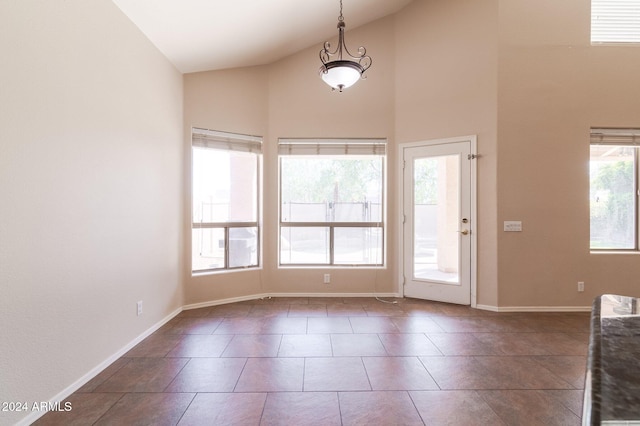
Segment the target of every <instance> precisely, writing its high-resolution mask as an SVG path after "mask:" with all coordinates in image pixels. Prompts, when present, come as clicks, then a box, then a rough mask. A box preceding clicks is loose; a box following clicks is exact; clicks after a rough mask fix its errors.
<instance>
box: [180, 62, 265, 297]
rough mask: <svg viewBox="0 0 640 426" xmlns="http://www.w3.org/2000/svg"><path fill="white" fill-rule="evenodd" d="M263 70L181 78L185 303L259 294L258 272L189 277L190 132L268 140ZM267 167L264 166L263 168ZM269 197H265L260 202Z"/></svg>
mask: <svg viewBox="0 0 640 426" xmlns="http://www.w3.org/2000/svg"><path fill="white" fill-rule="evenodd" d="M267 71H268V70H267V68H266V67H250V68H242V69H233V70H224V71H213V72H201V73H193V74H186V75H185V76H184V140H185V144H184V158H185V160H184V166H185V167H184V192H183V200H184V221H183V230H184V235H185V245H184V247H185V249H184V250H183V251H182V256H183V260H184V264H185V268H184V274H185V275H184V283H185V286H184V291H185V303H186V304H187V305H189V304H197V303H206V302H209V301H213V300H221V299H231V298H234V297H241V296H246V295H252V294H263V293H266V292H267V291H266V290H265V284H264V282H263V272H262V271H258V270H249V271H241V272H234V273H219V274H203V275H198V276H191V251H190V249H189V247H191V145H190V141H191V128H192V127H199V128H204V129H212V130H220V131H225V132H232V133H241V134H246V135H256V136H263V137H264V136H266V132H267V128H268V116H269V114H268V109H267V106H268V93H269V92H268V89H269V88H268V74H267ZM265 163H266V162H265ZM268 196H272V195H270V194H268V193H265V194H264V197H268Z"/></svg>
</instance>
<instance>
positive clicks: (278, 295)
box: [182, 293, 400, 311]
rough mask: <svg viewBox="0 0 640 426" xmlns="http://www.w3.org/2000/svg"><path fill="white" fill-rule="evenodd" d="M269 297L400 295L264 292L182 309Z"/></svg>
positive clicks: (387, 295)
mask: <svg viewBox="0 0 640 426" xmlns="http://www.w3.org/2000/svg"><path fill="white" fill-rule="evenodd" d="M268 297H400V295H399V294H398V293H264V294H253V295H251V296H242V297H230V298H228V299H219V300H212V301H209V302H202V303H192V304H190V305H185V306H184V307H183V308H182V309H183V310H185V311H187V310H191V309H199V308H208V307H210V306H218V305H226V304H229V303H236V302H244V301H247V300H255V299H264V298H268Z"/></svg>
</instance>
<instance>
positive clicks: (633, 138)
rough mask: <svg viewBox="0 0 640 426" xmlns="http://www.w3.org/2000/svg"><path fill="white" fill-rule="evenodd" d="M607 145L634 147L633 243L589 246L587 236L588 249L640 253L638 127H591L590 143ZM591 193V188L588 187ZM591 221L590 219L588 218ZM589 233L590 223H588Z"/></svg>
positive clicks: (639, 131) (595, 251) (600, 251)
mask: <svg viewBox="0 0 640 426" xmlns="http://www.w3.org/2000/svg"><path fill="white" fill-rule="evenodd" d="M594 145H609V146H611V147H612V148H613V147H619V146H624V147H630V148H633V149H634V155H633V157H634V158H633V161H634V190H635V199H634V213H633V214H634V217H633V223H634V226H635V232H634V244H633V247H630V248H598V247H595V248H594V247H591V238H589V241H590V242H589V249H590V251H591V252H592V253H640V129H631V128H626V129H624V128H591V132H590V145H589V147H591V146H594ZM589 192H590V193H591V188H589ZM590 222H591V220H590ZM589 226H590V228H589V229H590V230H589V233H590V234H591V223H590V224H589Z"/></svg>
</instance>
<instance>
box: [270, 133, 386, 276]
mask: <svg viewBox="0 0 640 426" xmlns="http://www.w3.org/2000/svg"><path fill="white" fill-rule="evenodd" d="M351 155H354V156H377V157H380V162H381V176H380V180H381V182H380V197H381V201H380V202H381V207H380V220H379V221H369V222H367V221H360V222H355V221H354V222H330V221H286V222H285V221H283V209H282V203H283V201H282V183H283V177H282V172H283V170H282V169H283V167H282V160H283V157H290V156H296V157H310V158H311V157H322V158H329V157H341V156H344V157H347V158H348V157H349V156H351ZM386 186H387V140H386V139H358V138H351V139H343V138H341V139H311V138H310V139H301V138H296V139H289V138H280V139H279V140H278V234H277V239H278V254H277V256H278V267H279V268H300V267H303V268H304V267H308V268H385V267H386V259H387V255H386V253H387V242H386V241H387V238H386V226H385V223H386V210H387V197H386ZM285 228H329V244H328V247H327V249H328V252H329V256H328V258H329V261H328V262H327V263H283V262H282V232H283V229H285ZM339 228H363V229H364V228H374V229H379V230H380V232H381V247H380V251H381V258H380V261H379V263H352V264H351V263H335V257H336V256H335V248H336V247H335V231H336V229H339Z"/></svg>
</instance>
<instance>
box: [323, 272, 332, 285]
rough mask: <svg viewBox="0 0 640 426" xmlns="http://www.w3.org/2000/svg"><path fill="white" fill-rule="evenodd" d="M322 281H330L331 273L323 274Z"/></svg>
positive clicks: (326, 282)
mask: <svg viewBox="0 0 640 426" xmlns="http://www.w3.org/2000/svg"><path fill="white" fill-rule="evenodd" d="M324 283H325V284H329V283H331V274H324Z"/></svg>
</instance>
